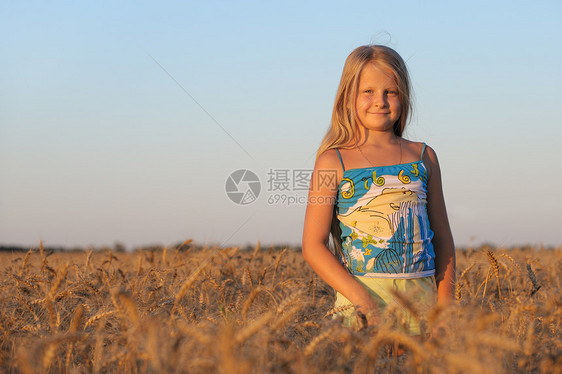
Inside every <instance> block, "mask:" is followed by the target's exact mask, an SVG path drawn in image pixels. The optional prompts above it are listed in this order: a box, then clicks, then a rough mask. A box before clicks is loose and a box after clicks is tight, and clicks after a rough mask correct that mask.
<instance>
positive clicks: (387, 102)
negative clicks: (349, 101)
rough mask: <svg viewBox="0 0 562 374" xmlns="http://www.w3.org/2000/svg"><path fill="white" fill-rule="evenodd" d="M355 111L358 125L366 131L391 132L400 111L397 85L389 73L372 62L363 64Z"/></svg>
mask: <svg viewBox="0 0 562 374" xmlns="http://www.w3.org/2000/svg"><path fill="white" fill-rule="evenodd" d="M355 110H356V113H357V118H358V119H359V123H360V124H361V125H363V126H364V127H366V128H367V129H369V130H375V131H393V126H394V124H395V123H396V121H398V119H399V118H400V114H401V113H402V111H401V105H400V95H399V90H398V85H397V84H396V82H395V79H394V76H393V75H392V73H391V72H390V71H387V70H385V69H383V68H381V67H378V66H377V65H376V64H375V63H372V62H369V63H367V64H365V66H364V67H363V69H362V70H361V74H360V75H359V86H358V90H357V99H356V101H355Z"/></svg>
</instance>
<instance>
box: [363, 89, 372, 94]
mask: <svg viewBox="0 0 562 374" xmlns="http://www.w3.org/2000/svg"><path fill="white" fill-rule="evenodd" d="M363 92H365V93H366V94H372V93H373V90H365V91H363Z"/></svg>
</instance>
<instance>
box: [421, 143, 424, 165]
mask: <svg viewBox="0 0 562 374" xmlns="http://www.w3.org/2000/svg"><path fill="white" fill-rule="evenodd" d="M424 152H425V143H423V147H422V151H421V158H420V161H423V153H424Z"/></svg>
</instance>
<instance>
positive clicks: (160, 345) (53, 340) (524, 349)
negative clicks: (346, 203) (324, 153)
mask: <svg viewBox="0 0 562 374" xmlns="http://www.w3.org/2000/svg"><path fill="white" fill-rule="evenodd" d="M0 259H1V263H0V268H1V271H2V278H1V291H0V292H1V294H0V295H1V296H0V297H1V303H2V304H1V305H2V308H1V309H0V313H1V316H0V317H1V318H0V336H1V339H0V340H1V343H0V345H1V349H0V370H1V371H2V372H6V373H40V372H52V373H91V372H93V373H99V372H104V373H105V372H111V373H112V372H125V373H161V372H167V373H215V372H218V373H248V372H251V373H447V374H448V373H549V374H550V373H561V372H562V370H561V367H562V358H561V356H562V341H561V339H560V325H561V314H562V312H561V309H560V306H561V303H562V302H561V299H562V297H561V295H562V292H561V291H560V290H561V284H560V282H561V281H560V279H561V277H560V274H561V272H562V253H561V249H560V248H556V249H544V248H519V249H517V248H516V249H509V250H507V249H501V248H490V247H480V248H474V249H465V250H457V286H456V298H457V303H456V304H454V305H451V306H449V307H446V308H445V307H435V308H433V309H432V310H430V312H429V313H428V314H427V315H425V316H420V315H419V313H417V310H416V305H414V304H413V303H411V302H409V300H408V295H400V294H397V295H396V296H397V300H398V303H397V304H396V305H391V306H390V307H389V308H388V309H387V311H386V313H385V315H384V316H383V317H384V318H382V321H383V322H382V323H381V324H380V325H378V326H376V327H366V328H362V329H359V330H356V329H350V328H346V327H343V326H341V321H340V320H339V319H337V318H333V315H332V314H333V312H334V311H333V310H331V307H332V305H333V302H334V293H333V291H332V290H331V288H330V287H329V286H327V285H326V284H325V283H324V282H323V281H321V280H320V279H319V278H318V277H317V276H316V275H315V274H314V272H313V271H312V270H311V269H310V267H309V266H308V265H307V264H306V263H305V262H304V260H303V259H302V256H301V253H300V251H299V250H296V249H291V248H285V249H283V248H273V247H270V248H260V245H259V243H258V244H257V245H256V247H255V248H253V249H250V250H247V249H244V250H243V249H239V248H218V247H212V248H211V247H201V246H197V245H195V244H193V243H192V242H191V241H189V240H188V241H186V242H185V243H182V244H180V245H178V246H176V247H169V248H150V249H144V250H137V251H134V252H118V251H111V250H103V251H93V250H89V251H67V252H54V253H52V252H49V251H47V250H45V249H43V248H42V246H39V247H38V248H36V249H31V250H29V251H28V252H27V253H26V252H13V253H7V252H3V253H0ZM398 308H407V309H409V310H410V311H411V312H412V313H413V314H414V315H416V316H418V317H419V318H420V321H421V324H422V331H423V333H422V336H421V337H420V338H412V337H410V336H409V335H407V334H405V333H404V332H403V330H402V329H400V323H401V321H399V320H397V317H395V316H396V315H397V314H396V310H397V309H398ZM436 326H439V327H440V330H439V331H440V333H439V334H430V331H436ZM397 352H400V354H399V353H397Z"/></svg>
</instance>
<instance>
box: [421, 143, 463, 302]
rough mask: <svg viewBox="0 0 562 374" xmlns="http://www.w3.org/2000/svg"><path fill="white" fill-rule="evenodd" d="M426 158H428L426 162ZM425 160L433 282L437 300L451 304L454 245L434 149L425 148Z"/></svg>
mask: <svg viewBox="0 0 562 374" xmlns="http://www.w3.org/2000/svg"><path fill="white" fill-rule="evenodd" d="M426 160H427V161H426ZM424 161H426V162H427V164H428V165H429V181H428V183H427V213H428V216H429V225H430V227H431V229H432V230H433V233H434V236H433V249H434V251H435V282H436V283H437V302H438V303H439V304H441V303H450V302H452V301H453V300H454V292H455V277H456V275H455V273H456V264H455V244H454V242H453V234H452V233H451V227H450V226H449V219H448V218H447V210H446V208H445V199H444V198H443V186H442V183H441V170H440V168H439V162H438V160H437V155H436V154H435V151H434V150H433V149H432V148H430V147H427V151H426V153H425V154H424Z"/></svg>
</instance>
